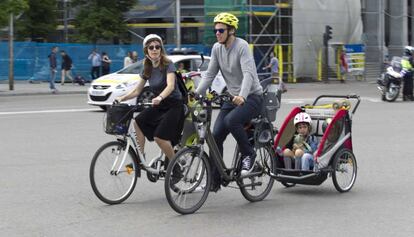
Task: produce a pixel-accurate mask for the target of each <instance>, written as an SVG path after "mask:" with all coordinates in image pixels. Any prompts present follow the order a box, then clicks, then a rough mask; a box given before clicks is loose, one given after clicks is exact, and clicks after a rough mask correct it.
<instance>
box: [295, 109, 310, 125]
mask: <svg viewBox="0 0 414 237" xmlns="http://www.w3.org/2000/svg"><path fill="white" fill-rule="evenodd" d="M298 123H307V124H309V126H311V125H312V119H311V117H310V116H309V114H307V113H304V112H301V113H298V114H297V115H295V118H294V119H293V124H294V125H295V126H296V124H298Z"/></svg>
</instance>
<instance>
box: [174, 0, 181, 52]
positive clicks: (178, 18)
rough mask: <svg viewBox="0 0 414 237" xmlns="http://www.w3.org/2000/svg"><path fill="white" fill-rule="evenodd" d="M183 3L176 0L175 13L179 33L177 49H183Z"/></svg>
mask: <svg viewBox="0 0 414 237" xmlns="http://www.w3.org/2000/svg"><path fill="white" fill-rule="evenodd" d="M180 8H181V2H180V0H176V2H175V12H176V17H175V18H176V27H177V29H176V32H177V38H176V40H177V42H176V44H177V48H178V49H181V10H180Z"/></svg>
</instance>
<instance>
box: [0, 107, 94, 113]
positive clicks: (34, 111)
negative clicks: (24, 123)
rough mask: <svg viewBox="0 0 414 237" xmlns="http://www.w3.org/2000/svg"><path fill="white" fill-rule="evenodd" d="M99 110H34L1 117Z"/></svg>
mask: <svg viewBox="0 0 414 237" xmlns="http://www.w3.org/2000/svg"><path fill="white" fill-rule="evenodd" d="M98 110H99V109H96V108H95V109H54V110H33V111H11V112H0V115H17V114H45V113H74V112H87V111H98Z"/></svg>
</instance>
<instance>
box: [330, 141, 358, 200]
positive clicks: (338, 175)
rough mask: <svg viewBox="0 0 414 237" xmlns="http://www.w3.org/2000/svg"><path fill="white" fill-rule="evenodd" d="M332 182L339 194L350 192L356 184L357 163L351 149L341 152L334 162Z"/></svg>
mask: <svg viewBox="0 0 414 237" xmlns="http://www.w3.org/2000/svg"><path fill="white" fill-rule="evenodd" d="M332 167H333V172H332V181H333V184H334V185H335V188H336V190H338V192H341V193H343V192H348V191H349V190H351V188H352V186H353V185H354V183H355V180H356V176H357V163H356V159H355V156H354V154H353V153H352V151H351V150H349V149H342V150H340V151H339V152H338V153H337V154H336V155H335V158H334V159H333V162H332Z"/></svg>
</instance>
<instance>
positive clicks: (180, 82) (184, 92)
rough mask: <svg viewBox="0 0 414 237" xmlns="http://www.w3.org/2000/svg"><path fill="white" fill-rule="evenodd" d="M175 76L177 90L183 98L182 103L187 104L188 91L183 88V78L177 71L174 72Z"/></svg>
mask: <svg viewBox="0 0 414 237" xmlns="http://www.w3.org/2000/svg"><path fill="white" fill-rule="evenodd" d="M175 76H176V78H177V80H176V82H177V86H178V89H179V90H180V92H181V95H182V97H183V102H184V104H188V89H187V87H186V86H185V83H184V80H183V76H182V75H181V73H180V72H178V71H175Z"/></svg>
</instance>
